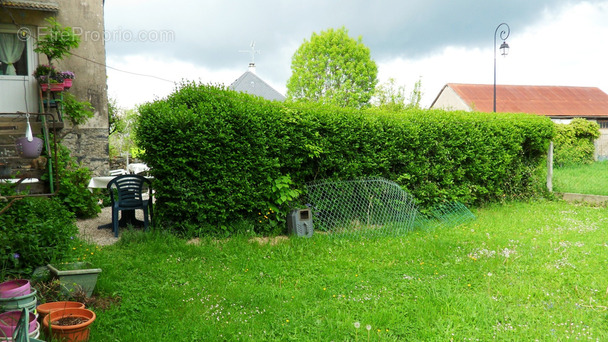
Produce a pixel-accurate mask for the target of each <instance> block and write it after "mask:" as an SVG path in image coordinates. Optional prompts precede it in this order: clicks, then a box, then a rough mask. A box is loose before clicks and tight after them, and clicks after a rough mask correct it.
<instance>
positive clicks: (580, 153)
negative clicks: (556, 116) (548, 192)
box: [553, 118, 600, 166]
mask: <svg viewBox="0 0 608 342" xmlns="http://www.w3.org/2000/svg"><path fill="white" fill-rule="evenodd" d="M556 127H557V134H556V136H555V140H554V154H553V163H554V164H555V165H556V166H570V165H580V164H589V163H592V162H593V161H594V153H595V145H594V144H593V141H594V140H595V139H597V138H599V137H600V126H599V125H598V124H597V123H596V122H593V121H589V120H585V119H580V118H577V119H574V120H572V122H570V123H569V124H567V125H563V124H556Z"/></svg>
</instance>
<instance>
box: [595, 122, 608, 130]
mask: <svg viewBox="0 0 608 342" xmlns="http://www.w3.org/2000/svg"><path fill="white" fill-rule="evenodd" d="M597 123H598V125H600V128H608V120H597Z"/></svg>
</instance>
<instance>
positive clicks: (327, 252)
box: [91, 201, 608, 341]
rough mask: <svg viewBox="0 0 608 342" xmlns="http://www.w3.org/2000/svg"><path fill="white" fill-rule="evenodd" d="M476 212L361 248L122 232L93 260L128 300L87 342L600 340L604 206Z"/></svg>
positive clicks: (101, 316)
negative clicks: (463, 220) (465, 219)
mask: <svg viewBox="0 0 608 342" xmlns="http://www.w3.org/2000/svg"><path fill="white" fill-rule="evenodd" d="M474 212H475V214H476V215H477V217H478V218H477V220H476V221H473V222H471V223H468V224H466V225H461V226H458V227H454V228H442V229H437V230H434V231H416V232H412V233H409V234H408V235H406V236H403V237H395V238H376V239H367V240H366V239H358V240H357V239H354V240H348V239H331V238H328V237H327V236H323V235H320V234H315V235H314V236H313V237H312V238H310V239H305V238H290V239H275V240H270V241H269V243H265V241H259V242H258V241H255V240H252V239H251V238H248V237H236V238H231V239H203V240H201V241H199V243H196V244H186V242H185V241H183V240H180V239H177V238H174V237H172V236H170V235H168V234H164V233H162V232H149V233H146V234H143V233H141V232H126V233H125V234H124V235H123V238H122V239H121V242H119V243H118V244H116V245H113V246H107V247H103V248H101V249H100V250H99V251H98V252H97V253H95V255H94V256H93V259H94V262H95V263H96V264H97V266H100V267H101V268H102V269H103V272H102V273H101V275H100V279H99V282H98V290H99V291H101V293H102V294H105V295H118V296H120V297H121V298H122V300H121V304H120V306H114V307H112V308H110V309H108V310H106V311H102V310H96V312H97V321H96V322H95V323H94V324H93V325H92V332H91V333H92V338H91V341H222V340H226V341H237V340H242V341H290V340H291V341H332V340H333V341H450V340H454V341H463V340H466V341H469V340H473V341H474V340H480V341H487V340H503V341H504V340H512V341H519V340H521V341H530V340H540V341H559V340H562V341H564V340H568V339H570V340H575V339H579V340H588V339H590V340H600V341H601V340H608V311H607V308H608V273H607V272H606V269H607V268H608V257H607V255H608V238H607V235H606V229H607V228H608V212H607V211H606V208H603V207H589V206H583V205H573V204H568V203H565V202H550V201H535V202H530V203H519V202H518V203H507V204H503V205H492V206H490V207H487V208H482V209H476V210H475V211H474ZM273 242H274V244H273Z"/></svg>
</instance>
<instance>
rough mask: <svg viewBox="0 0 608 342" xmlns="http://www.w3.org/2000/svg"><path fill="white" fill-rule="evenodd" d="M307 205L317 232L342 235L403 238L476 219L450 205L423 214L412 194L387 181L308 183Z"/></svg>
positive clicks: (458, 207)
mask: <svg viewBox="0 0 608 342" xmlns="http://www.w3.org/2000/svg"><path fill="white" fill-rule="evenodd" d="M307 196H308V205H309V206H310V209H311V212H312V214H313V222H314V227H315V230H316V232H317V233H322V234H323V233H325V234H330V235H331V236H332V237H341V236H366V237H373V236H401V235H404V234H406V233H407V232H410V231H412V230H414V229H434V228H437V227H443V226H455V225H459V224H462V223H465V222H467V221H469V220H473V219H475V215H473V213H471V211H469V210H468V209H467V208H466V207H465V206H464V205H462V204H461V203H458V202H450V203H445V204H442V205H441V206H437V207H434V208H431V209H430V210H428V212H426V213H425V214H424V215H423V214H421V213H420V211H419V210H418V207H417V206H416V203H415V199H414V197H413V196H412V195H410V194H409V193H407V192H406V191H404V190H403V189H402V188H401V187H400V186H399V185H398V184H396V183H394V182H391V181H388V180H386V179H382V178H378V179H366V180H350V181H331V182H329V181H328V182H324V181H321V182H315V183H310V184H308V192H307Z"/></svg>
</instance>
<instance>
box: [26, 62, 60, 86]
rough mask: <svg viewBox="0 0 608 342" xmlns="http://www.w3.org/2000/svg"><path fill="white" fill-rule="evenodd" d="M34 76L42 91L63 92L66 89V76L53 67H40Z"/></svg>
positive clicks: (44, 65)
mask: <svg viewBox="0 0 608 342" xmlns="http://www.w3.org/2000/svg"><path fill="white" fill-rule="evenodd" d="M33 76H34V77H35V78H36V80H37V81H38V83H39V84H40V87H41V88H42V91H47V90H49V89H50V90H51V91H63V89H64V87H65V86H64V76H63V73H61V72H58V71H57V70H56V69H55V67H54V66H52V65H47V64H43V65H39V66H38V67H37V68H36V70H34V74H33Z"/></svg>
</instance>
